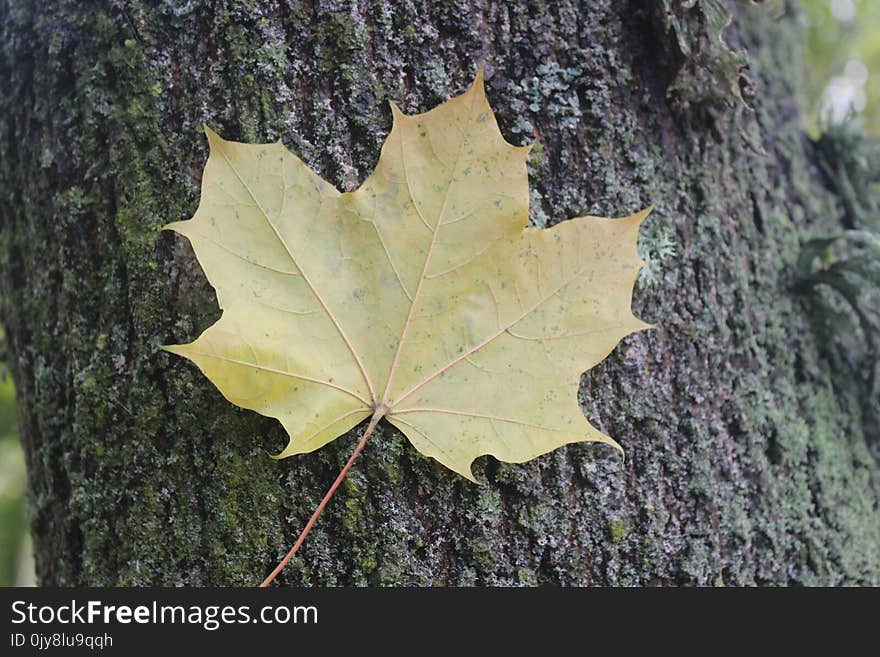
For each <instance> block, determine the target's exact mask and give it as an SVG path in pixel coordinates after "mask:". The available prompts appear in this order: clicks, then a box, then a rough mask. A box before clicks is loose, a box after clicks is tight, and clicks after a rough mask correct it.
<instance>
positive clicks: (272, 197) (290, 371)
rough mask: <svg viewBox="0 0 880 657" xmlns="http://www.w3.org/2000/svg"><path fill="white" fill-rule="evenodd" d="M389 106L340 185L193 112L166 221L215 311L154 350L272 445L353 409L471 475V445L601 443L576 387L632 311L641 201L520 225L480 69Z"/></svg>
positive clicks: (321, 441) (530, 451)
mask: <svg viewBox="0 0 880 657" xmlns="http://www.w3.org/2000/svg"><path fill="white" fill-rule="evenodd" d="M392 109H393V114H394V126H393V128H392V130H391V134H390V135H389V136H388V139H387V140H386V142H385V144H384V146H383V147H382V154H381V157H380V159H379V163H378V165H377V166H376V169H375V171H374V172H373V173H372V174H371V175H370V177H369V178H368V179H367V180H366V181H365V182H364V183H363V185H361V187H360V188H359V189H357V190H356V191H354V192H347V193H340V192H339V191H337V190H336V189H335V188H334V187H333V186H332V185H330V184H329V183H327V182H326V181H324V180H322V179H321V178H320V177H319V176H318V175H317V174H316V173H314V172H313V171H311V170H310V169H309V168H308V167H307V166H306V165H305V164H304V163H303V162H302V161H301V160H300V159H299V158H297V157H296V156H295V155H293V154H292V153H291V152H290V151H288V150H287V149H286V148H285V147H284V146H283V145H282V144H281V143H280V142H278V143H275V144H241V143H236V142H231V141H225V140H223V139H221V138H220V137H219V136H217V135H216V134H215V133H214V132H212V131H211V130H210V129H207V128H206V132H207V134H208V140H209V143H210V148H211V154H210V157H209V159H208V163H207V165H206V167H205V172H204V178H203V182H202V196H201V202H200V204H199V208H198V210H197V211H196V213H195V216H194V217H193V218H192V219H191V220H189V221H185V222H178V223H174V224H171V225H169V226H167V228H170V229H173V230H175V231H177V232H178V233H181V234H182V235H185V236H186V237H187V238H188V239H189V240H190V242H191V243H192V246H193V249H194V250H195V253H196V256H197V257H198V260H199V262H200V263H201V265H202V267H203V269H204V271H205V273H206V275H207V277H208V280H209V281H210V282H211V284H212V285H213V286H214V288H215V289H216V291H217V299H218V302H219V304H220V307H221V308H222V309H223V315H222V317H221V318H220V320H219V321H217V322H216V323H215V324H214V325H213V326H211V327H210V328H208V329H207V330H206V331H205V332H204V333H202V335H201V336H200V337H199V338H198V339H197V340H196V341H195V342H192V343H190V344H186V345H174V346H169V347H166V349H167V350H168V351H171V352H173V353H176V354H180V355H182V356H185V357H187V358H189V359H190V360H192V361H193V362H195V363H196V364H197V365H198V366H199V368H200V369H201V370H202V372H204V373H205V375H206V376H207V377H208V378H209V379H210V380H211V381H212V382H213V383H214V384H215V385H216V386H217V388H219V390H220V391H221V392H222V393H223V395H224V396H225V397H226V398H227V399H228V400H229V401H231V402H233V403H234V404H237V405H239V406H242V407H244V408H249V409H252V410H255V411H257V412H259V413H262V414H264V415H268V416H271V417H275V418H278V419H279V420H280V421H281V423H282V424H283V425H284V428H285V429H286V430H287V432H288V434H289V435H290V442H289V444H288V445H287V447H286V448H285V449H284V450H283V451H282V452H281V454H279V457H286V456H291V455H293V454H300V453H304V452H310V451H312V450H315V449H317V448H319V447H321V446H323V445H325V444H326V443H328V442H330V441H331V440H333V439H334V438H336V437H338V436H339V435H341V434H343V433H345V432H346V431H348V430H349V429H351V428H352V427H354V426H355V425H357V424H358V423H359V422H361V421H363V420H365V419H367V418H370V417H372V421H371V424H370V426H369V427H368V429H367V432H366V434H365V436H364V437H363V438H362V443H361V444H363V441H364V440H366V435H367V434H368V433H369V432H371V431H372V429H373V428H374V427H375V425H376V423H377V422H379V421H380V420H381V419H382V418H385V419H386V420H387V421H389V422H391V424H393V425H394V426H396V427H397V428H398V429H400V431H402V432H403V433H404V434H405V435H406V436H407V438H408V439H409V440H410V442H412V444H413V445H414V446H415V447H416V449H418V450H419V451H420V452H421V453H423V454H425V455H427V456H431V457H433V458H435V459H437V460H438V461H440V462H441V463H443V464H444V465H445V466H447V467H449V468H451V469H452V470H454V471H455V472H458V473H459V474H461V475H463V476H464V477H467V478H468V479H471V480H473V479H474V477H473V474H472V473H471V463H472V462H473V460H474V459H475V458H477V457H478V456H480V455H483V454H491V455H493V456H495V457H496V458H498V459H501V460H503V461H509V462H514V463H519V462H523V461H527V460H529V459H532V458H534V457H536V456H539V455H541V454H544V453H546V452H549V451H550V450H553V449H555V448H557V447H559V446H561V445H564V444H567V443H573V442H581V441H598V442H602V443H607V444H610V445H613V446H615V447H617V443H616V442H614V441H613V440H612V439H611V438H609V437H607V436H605V435H603V434H602V433H601V432H599V431H598V430H596V429H595V428H593V427H592V426H591V425H590V424H589V422H587V420H586V419H585V418H584V415H583V413H582V412H581V409H580V407H579V405H578V401H577V389H578V384H579V379H580V375H581V373H582V372H583V371H584V370H586V369H589V368H591V367H593V366H594V365H596V364H597V363H598V362H599V361H601V360H602V359H603V358H605V357H606V356H607V355H608V353H609V352H610V351H611V350H612V349H613V348H614V346H615V345H616V344H617V343H618V342H619V341H620V340H621V339H622V338H623V337H624V336H626V335H627V334H629V333H632V332H634V331H638V330H641V329H644V328H646V327H647V326H648V325H647V324H645V323H643V322H641V321H640V320H638V319H637V318H636V317H634V316H633V314H632V312H631V309H630V307H631V298H632V288H633V284H634V281H635V278H636V275H637V273H638V270H639V268H640V267H641V266H642V264H643V263H642V261H641V260H640V259H639V257H638V255H637V252H636V241H637V236H638V228H639V224H640V223H641V222H642V220H643V219H644V218H645V217H646V216H647V214H648V210H645V211H642V212H639V213H638V214H635V215H633V216H630V217H625V218H621V219H606V218H601V217H579V218H576V219H571V220H569V221H564V222H562V223H559V224H558V225H556V226H554V227H553V228H550V229H536V228H529V227H527V223H528V208H529V192H528V176H527V171H526V158H527V155H528V152H529V148H528V147H516V146H512V145H511V144H508V143H507V142H506V141H505V140H504V138H503V137H502V135H501V132H500V131H499V129H498V125H497V123H496V121H495V116H494V114H493V113H492V110H491V108H490V107H489V104H488V102H487V100H486V96H485V92H484V89H483V79H482V75H481V74H478V75H477V78H476V80H475V81H474V84H473V85H472V86H471V88H470V89H469V90H468V91H467V92H466V93H464V94H462V95H461V96H458V97H456V98H453V99H452V100H450V101H448V102H446V103H444V104H443V105H441V106H440V107H437V108H435V109H433V110H431V111H429V112H426V113H424V114H418V115H415V116H406V115H404V114H403V113H402V112H401V111H400V110H399V109H397V107H396V106H394V105H393V104H392ZM359 451H360V448H359V449H358V452H359ZM347 467H348V466H347ZM331 493H332V491H331ZM328 497H329V496H328ZM325 501H326V499H325Z"/></svg>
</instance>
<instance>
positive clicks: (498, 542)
mask: <svg viewBox="0 0 880 657" xmlns="http://www.w3.org/2000/svg"><path fill="white" fill-rule="evenodd" d="M624 4H626V3H617V2H612V1H611V0H602V1H599V2H590V3H579V2H574V1H571V0H567V1H566V0H563V1H562V2H555V3H540V2H527V1H526V0H512V1H508V2H498V3H491V4H489V5H485V6H484V5H477V4H476V3H468V2H454V3H442V4H441V3H432V2H427V1H417V0H404V1H402V2H395V3H393V4H392V3H387V2H384V1H382V0H373V1H368V2H355V1H354V0H347V1H342V2H335V3H332V4H330V3H314V4H312V3H303V4H293V5H292V6H288V4H287V3H276V2H272V1H269V0H254V1H253V2H250V3H247V4H246V5H245V4H239V3H237V2H232V1H231V0H229V1H227V0H220V1H218V2H216V3H213V4H212V5H211V6H210V7H203V6H201V5H198V4H197V3H163V4H162V5H161V6H155V5H153V4H152V3H147V2H142V1H134V0H133V1H129V2H114V3H107V4H99V3H49V2H29V1H28V2H25V1H24V0H0V25H2V27H0V86H2V87H3V88H4V89H8V90H9V91H8V93H6V95H5V96H3V97H2V98H0V110H2V112H0V116H2V119H0V222H2V223H0V304H2V306H0V309H2V321H3V323H4V327H5V329H6V331H7V338H8V343H9V350H10V353H11V354H12V358H11V362H10V365H11V369H12V371H13V373H14V376H15V381H16V385H17V388H18V391H19V397H18V398H19V411H20V416H21V428H22V435H23V440H24V443H25V448H26V454H27V458H28V465H29V479H30V481H29V483H30V494H31V515H32V523H33V532H34V537H35V542H36V549H37V568H38V576H39V578H40V581H42V582H43V583H54V584H61V585H70V584H85V583H89V584H98V585H100V584H169V585H175V584H233V585H235V584H255V583H257V582H258V581H259V580H260V579H261V577H262V575H263V574H264V572H265V571H267V570H268V569H269V568H271V567H272V566H274V564H275V563H277V560H278V559H279V558H280V557H281V556H282V555H283V553H284V552H285V551H286V549H287V548H288V547H289V545H290V543H291V541H292V538H293V537H294V536H295V535H296V534H297V533H298V531H299V529H300V528H301V527H302V525H303V523H304V522H305V520H306V519H307V518H308V516H309V515H310V513H311V511H312V510H313V509H314V507H315V506H316V504H317V503H318V501H319V500H320V498H321V496H322V494H323V492H324V491H325V490H326V487H327V485H328V484H329V483H330V482H331V481H332V479H333V477H334V476H335V475H336V473H337V472H338V471H339V469H340V468H341V467H342V465H343V463H344V462H345V460H346V458H347V457H348V454H349V452H350V450H351V449H352V447H353V438H354V436H353V435H351V436H349V437H347V438H343V439H340V440H338V441H336V442H334V443H333V444H331V445H330V446H328V447H327V448H325V449H323V450H321V451H320V452H318V453H315V454H311V455H307V456H302V457H296V458H293V459H287V460H285V461H281V462H276V461H273V460H272V459H270V458H268V456H267V454H266V452H267V451H268V452H272V451H277V450H278V449H279V448H280V447H281V446H282V444H283V442H284V437H283V432H282V430H281V429H280V427H278V426H277V425H276V424H275V422H274V421H271V420H268V419H265V418H261V417H259V416H257V415H255V414H253V413H250V412H247V411H242V410H240V409H236V408H235V407H233V406H231V405H230V404H228V403H227V402H226V401H225V400H223V399H222V397H220V395H219V394H218V393H217V392H216V390H214V389H213V387H212V386H211V385H210V384H209V383H207V382H206V381H205V380H204V379H203V377H202V376H201V375H200V374H199V373H198V372H197V371H195V370H194V369H193V368H190V367H187V366H186V365H184V364H182V363H180V362H179V361H176V360H172V359H170V358H169V357H168V356H167V355H165V354H162V353H160V352H159V351H158V350H157V345H159V344H161V343H170V342H181V341H187V340H190V339H192V338H193V337H195V336H196V335H197V334H198V332H199V331H200V330H201V329H203V328H204V327H206V326H207V325H209V324H210V323H211V322H212V321H213V320H214V319H216V315H217V310H216V305H215V300H214V298H213V293H212V291H211V290H210V288H209V286H208V285H207V283H206V281H205V280H204V278H203V277H202V275H201V274H200V271H199V268H198V266H197V264H196V263H195V259H194V257H193V255H192V253H191V251H190V250H189V247H188V246H187V245H186V244H185V243H184V242H183V241H181V240H178V239H176V238H174V237H173V236H171V235H169V234H167V233H160V232H159V228H160V227H161V226H162V225H163V224H164V223H167V222H168V221H172V220H178V219H183V218H186V217H188V216H190V215H191V214H192V211H193V210H194V208H195V206H196V203H197V199H198V190H199V176H200V172H201V167H202V166H203V163H204V161H205V158H206V155H207V153H206V151H205V146H204V140H203V139H202V138H201V136H200V130H201V125H202V124H204V123H207V124H209V125H211V126H212V127H215V128H216V129H217V130H218V131H219V132H220V133H221V134H223V135H224V136H225V137H227V138H230V139H240V140H245V141H272V140H275V139H278V138H282V139H283V140H284V141H285V142H286V143H287V144H288V145H289V146H291V148H292V149H293V150H295V152H297V153H298V154H299V155H301V156H302V157H303V158H304V159H305V160H306V162H307V163H308V164H309V165H310V166H312V167H314V168H315V170H317V171H318V172H319V173H320V174H321V175H323V176H324V177H325V178H327V179H329V180H332V181H334V182H335V183H336V184H337V185H338V186H339V187H340V188H352V187H353V186H355V185H357V183H358V182H359V181H360V180H362V179H363V178H364V177H365V176H366V175H367V174H368V173H369V171H370V170H371V169H372V167H373V166H374V165H375V163H376V160H377V158H378V153H379V148H380V146H381V144H382V142H383V140H384V138H385V136H386V134H387V132H388V130H389V128H390V124H391V120H390V113H389V110H388V106H387V103H386V102H385V101H386V99H388V98H393V99H395V100H396V101H398V102H399V103H400V104H401V106H402V108H403V109H404V110H405V111H409V112H413V111H419V110H424V109H426V108H428V107H431V106H434V105H436V104H437V103H438V102H440V101H442V100H444V99H445V98H446V97H447V96H448V95H451V94H453V93H457V92H460V91H461V90H462V89H463V88H465V86H466V85H467V83H468V82H469V80H470V79H471V77H472V75H473V72H474V69H475V68H476V66H477V65H478V64H482V65H483V66H484V67H485V71H486V77H487V91H488V94H489V97H490V100H491V102H492V104H493V106H494V107H495V108H497V110H498V117H499V121H500V124H501V128H502V131H503V132H504V133H505V135H507V136H508V137H509V138H510V139H512V140H513V141H514V142H516V143H526V142H529V141H532V140H534V141H535V142H536V144H537V146H536V149H535V151H534V152H535V153H536V156H535V157H534V158H533V159H532V161H531V163H530V174H531V183H532V185H533V187H534V189H535V192H534V193H533V197H532V200H533V207H532V221H533V222H534V223H535V224H538V225H545V224H549V223H552V222H554V221H557V220H559V219H560V218H562V217H568V216H576V215H579V214H585V213H590V214H599V215H606V216H610V215H615V214H625V213H629V212H632V211H635V210H637V209H639V208H641V207H644V206H646V205H648V204H651V203H653V204H654V205H655V207H656V210H655V214H654V217H655V218H654V219H653V220H652V222H650V223H649V224H648V225H646V228H645V230H644V232H643V240H644V243H645V246H646V248H647V249H648V251H651V250H652V249H654V250H655V251H656V250H657V248H658V247H657V245H658V244H660V243H661V242H666V241H668V240H669V239H670V238H672V239H673V240H674V241H675V242H676V243H677V244H678V248H677V249H676V251H675V253H674V254H669V253H667V255H666V257H665V258H664V259H662V260H661V261H660V262H659V264H658V267H657V270H656V271H655V273H654V279H655V280H654V281H653V282H652V284H649V285H644V284H643V285H641V286H640V287H639V289H638V290H637V294H636V305H635V308H634V310H635V312H636V314H637V315H638V316H640V317H643V318H645V319H646V320H647V321H651V322H653V323H655V324H657V326H658V328H657V329H656V330H655V331H651V332H647V333H642V334H639V335H636V336H633V337H631V338H628V339H627V340H626V341H625V342H624V344H622V345H621V346H620V347H619V348H618V349H617V351H616V352H615V353H614V354H613V355H612V357H611V358H609V359H608V360H607V361H605V362H604V363H603V364H601V365H600V366H599V367H598V368H596V369H595V370H593V371H591V372H589V373H588V374H587V375H585V377H584V381H583V386H582V404H583V408H584V411H585V413H586V414H587V416H588V417H589V418H590V419H591V420H592V421H593V422H595V423H596V424H597V426H598V427H599V428H600V429H602V430H604V431H605V432H606V433H608V434H610V435H613V436H615V437H617V438H619V439H620V441H621V443H622V444H623V445H624V446H625V447H626V450H627V459H626V460H625V461H621V460H620V459H619V458H618V457H616V456H614V455H613V454H611V453H609V452H606V451H603V450H601V449H597V448H596V447H595V446H572V447H569V448H566V449H562V450H558V451H556V452H554V453H552V454H550V455H547V456H545V457H542V458H540V459H538V460H536V461H534V462H531V463H528V464H524V465H509V464H503V463H498V462H496V461H494V460H492V459H488V458H487V459H483V460H481V461H479V462H478V464H477V466H476V468H475V471H476V472H478V473H479V474H480V476H481V477H482V478H483V479H484V480H486V481H487V482H488V485H485V486H481V487H475V486H473V485H471V484H469V483H468V482H466V481H464V480H463V479H461V478H460V477H457V476H456V475H454V474H452V473H449V472H447V471H444V470H443V469H442V468H441V467H439V466H437V465H436V464H435V463H433V462H432V461H430V460H426V459H424V458H422V457H420V456H419V455H418V454H417V453H416V452H415V451H414V450H413V449H412V448H411V447H409V446H408V444H407V443H406V441H405V439H404V438H403V437H402V436H400V435H399V434H397V433H396V432H394V431H393V430H392V429H390V428H387V427H385V428H382V429H381V430H379V431H377V433H376V436H375V438H373V439H371V441H370V443H369V444H368V446H367V449H366V450H365V453H364V455H363V457H362V458H361V460H360V461H359V463H358V465H357V466H356V468H355V470H354V471H353V472H352V473H351V475H350V478H349V480H347V484H346V486H345V487H344V488H343V489H342V490H341V491H340V492H339V493H338V497H337V498H336V499H335V500H334V502H333V503H332V505H331V507H330V508H329V509H328V511H327V512H326V513H325V514H324V516H323V517H322V519H321V521H320V523H319V524H318V525H317V526H316V528H315V530H314V531H313V532H312V534H311V535H310V537H309V540H308V542H307V544H306V545H305V547H304V548H303V550H302V552H301V553H300V555H298V556H297V558H296V559H295V560H294V561H293V562H292V563H291V565H290V566H289V568H288V569H287V570H286V571H285V573H284V575H283V579H284V582H285V583H289V584H293V583H301V584H370V585H382V584H392V583H397V584H438V583H449V584H536V583H561V584H586V583H593V584H650V583H663V584H671V583H696V584H722V583H723V584H761V583H777V584H791V583H801V584H858V583H873V584H878V583H880V556H878V555H880V527H878V522H877V516H876V509H877V502H878V481H877V466H876V460H875V455H873V454H872V453H871V446H870V444H869V443H868V442H867V441H866V439H865V426H864V425H863V417H866V415H865V407H864V404H863V403H862V401H861V400H860V396H859V391H858V390H856V389H854V385H855V384H854V380H853V378H852V377H848V376H847V374H846V372H843V371H841V370H840V369H839V368H835V367H833V366H832V365H833V364H832V363H831V362H830V361H829V360H828V359H826V358H824V357H823V356H822V355H821V353H820V351H821V350H820V345H819V344H818V343H817V340H816V338H815V337H814V335H813V333H812V332H811V330H810V325H809V322H808V320H807V317H806V312H805V310H804V308H803V307H802V304H801V302H800V301H799V299H798V298H797V297H796V296H795V295H792V294H791V290H790V288H791V285H792V282H793V281H792V269H793V266H794V264H795V262H796V260H797V257H798V252H799V244H800V242H801V239H802V237H803V235H804V234H806V233H809V234H811V235H812V234H821V233H822V232H827V233H831V232H834V231H835V230H836V229H837V228H838V227H839V222H840V218H841V212H840V210H839V208H838V206H837V205H836V202H835V198H834V196H833V194H832V193H830V192H829V191H828V190H826V189H824V188H823V187H822V185H821V184H820V182H819V181H818V180H817V179H816V178H817V169H816V167H815V166H814V164H813V162H812V160H811V157H812V154H811V151H810V149H808V148H807V147H806V141H805V139H804V137H803V135H802V133H801V129H800V126H799V124H798V121H797V103H796V94H797V93H798V90H799V88H800V76H801V71H800V70H799V68H798V63H797V62H798V58H797V57H794V56H792V52H793V51H794V50H796V48H797V44H798V39H799V34H798V31H797V27H796V18H795V17H794V16H793V15H786V16H783V17H782V18H780V19H779V20H778V21H769V20H767V19H766V16H765V15H762V14H761V13H760V12H761V10H760V9H749V8H739V9H738V10H737V20H736V21H735V22H734V24H733V25H732V26H731V27H730V28H728V29H727V30H726V31H725V38H727V39H728V41H729V42H730V43H731V44H733V45H732V47H736V48H739V47H741V46H743V47H744V46H747V47H748V50H749V52H750V54H751V66H750V71H751V72H750V76H751V77H752V78H753V79H754V81H755V84H756V85H757V86H758V94H757V95H756V100H755V102H754V106H755V107H754V113H753V114H752V113H748V112H731V111H727V112H724V111H721V112H717V113H716V114H715V116H714V117H713V119H712V123H713V124H714V125H713V126H709V125H707V121H701V120H700V119H699V117H695V119H694V120H693V121H691V122H689V124H688V125H686V126H683V125H680V122H679V120H678V115H677V114H676V109H674V108H672V107H671V106H670V103H669V101H668V99H667V96H666V92H667V86H666V85H667V83H668V81H669V80H670V79H672V76H673V75H674V71H672V70H670V68H669V67H668V62H664V61H662V58H658V57H657V56H656V50H657V48H658V47H661V45H662V43H663V41H664V40H665V39H668V38H670V37H669V35H668V34H667V33H664V32H662V31H658V30H657V28H656V23H655V21H654V17H653V14H652V11H653V10H652V9H648V8H642V7H641V3H632V6H630V5H629V4H627V6H624ZM667 45H668V44H667ZM756 142H757V144H759V145H760V146H761V147H762V148H763V150H764V151H766V154H761V153H760V150H761V148H756Z"/></svg>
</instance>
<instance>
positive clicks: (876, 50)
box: [0, 0, 880, 586]
mask: <svg viewBox="0 0 880 657" xmlns="http://www.w3.org/2000/svg"><path fill="white" fill-rule="evenodd" d="M775 4H776V9H773V3H770V5H771V7H770V8H769V9H768V20H773V12H774V11H777V12H778V11H785V6H787V5H788V3H785V2H784V0H777V2H776V3H775ZM800 7H801V9H802V12H803V20H804V29H805V32H806V42H807V48H806V51H805V57H806V64H807V80H806V82H807V85H806V86H807V89H808V93H807V94H806V96H805V97H804V98H803V99H801V100H802V102H803V104H804V109H805V113H806V117H807V118H806V125H805V126H804V127H805V129H806V130H808V132H809V133H810V134H811V136H813V137H818V135H819V134H820V133H821V132H822V131H823V130H825V129H826V128H827V121H826V119H825V118H824V117H823V107H825V106H826V105H825V103H827V95H828V90H829V88H833V87H834V84H835V79H837V82H838V83H839V82H840V81H841V80H840V78H846V75H845V73H846V71H847V63H848V62H851V61H856V62H861V64H862V65H864V68H862V67H861V66H859V65H856V66H855V68H856V69H860V70H862V71H864V70H867V72H868V75H867V78H866V79H865V80H864V82H863V83H862V84H860V85H858V84H857V85H856V87H857V89H855V90H856V91H857V92H861V94H862V95H863V96H864V107H863V108H862V109H861V110H860V111H858V112H856V119H857V121H858V122H861V124H862V125H863V126H864V128H865V130H866V131H867V132H869V133H872V134H874V135H880V0H801V2H800ZM841 16H843V17H846V16H849V18H848V19H842V18H841ZM853 68H854V67H853V66H850V67H849V70H850V71H852V70H853ZM862 77H864V76H862ZM843 82H844V83H847V80H846V79H844V80H843ZM856 82H857V81H856ZM848 83H850V84H852V83H853V81H852V80H849V82H848ZM850 89H852V87H850ZM0 337H2V334H0ZM0 367H2V366H0ZM0 371H2V370H0ZM14 584H19V585H28V584H33V564H32V560H31V558H30V544H29V542H28V540H27V520H26V512H25V464H24V456H23V453H22V450H21V445H20V443H19V440H18V434H17V430H16V422H15V393H14V389H13V386H12V380H11V378H10V377H9V376H8V375H5V374H4V375H3V376H0V586H9V585H14Z"/></svg>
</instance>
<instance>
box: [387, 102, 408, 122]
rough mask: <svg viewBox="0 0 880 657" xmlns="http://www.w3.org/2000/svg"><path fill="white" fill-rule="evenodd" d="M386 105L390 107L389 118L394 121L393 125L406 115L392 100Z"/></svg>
mask: <svg viewBox="0 0 880 657" xmlns="http://www.w3.org/2000/svg"><path fill="white" fill-rule="evenodd" d="M388 105H389V106H390V107H391V117H392V118H393V119H394V122H395V123H396V122H397V120H398V119H404V118H406V114H404V113H403V112H402V111H401V109H400V107H399V106H398V105H397V103H395V102H394V101H393V100H389V101H388Z"/></svg>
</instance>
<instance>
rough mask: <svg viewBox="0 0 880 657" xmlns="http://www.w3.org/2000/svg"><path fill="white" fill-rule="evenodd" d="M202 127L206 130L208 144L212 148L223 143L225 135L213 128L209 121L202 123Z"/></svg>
mask: <svg viewBox="0 0 880 657" xmlns="http://www.w3.org/2000/svg"><path fill="white" fill-rule="evenodd" d="M202 129H203V130H204V131H205V136H206V137H207V138H208V146H209V147H210V148H211V150H213V149H214V148H217V147H219V146H221V145H222V144H223V141H224V140H223V137H221V136H220V135H218V134H217V133H216V132H214V131H213V130H211V128H210V126H209V125H208V124H207V123H203V124H202Z"/></svg>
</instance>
